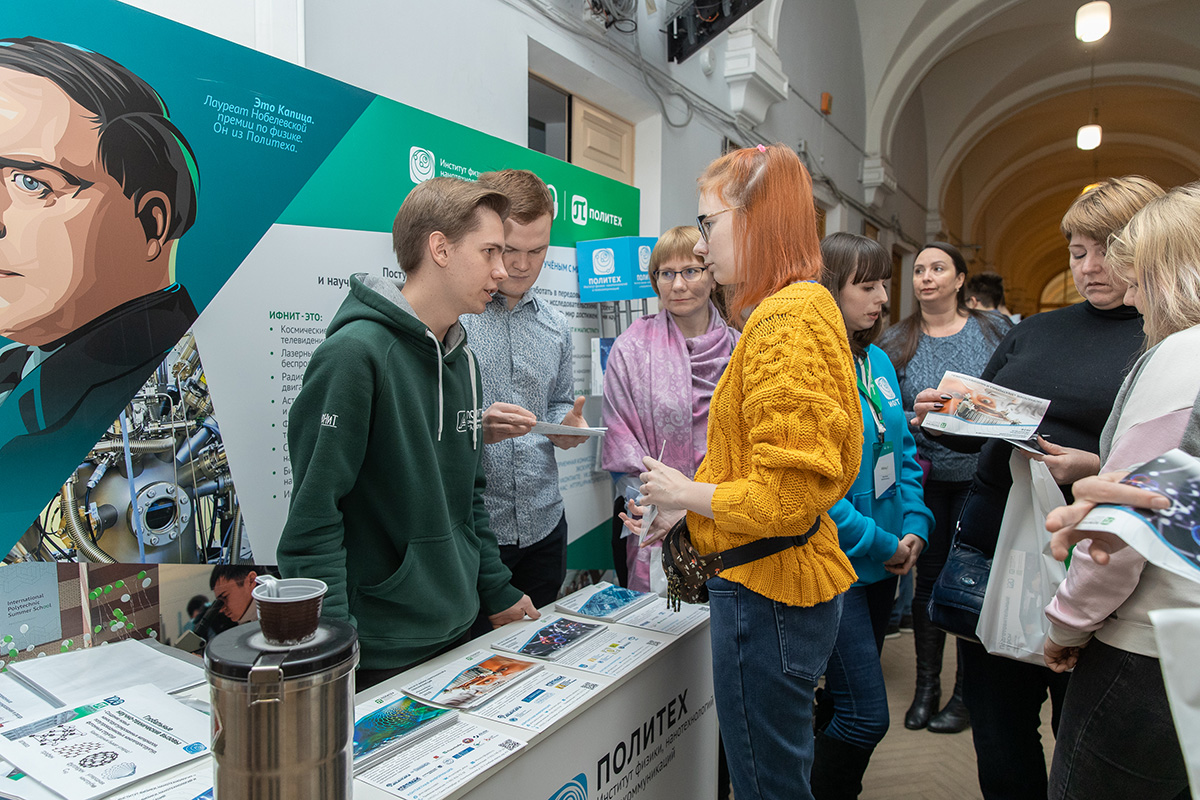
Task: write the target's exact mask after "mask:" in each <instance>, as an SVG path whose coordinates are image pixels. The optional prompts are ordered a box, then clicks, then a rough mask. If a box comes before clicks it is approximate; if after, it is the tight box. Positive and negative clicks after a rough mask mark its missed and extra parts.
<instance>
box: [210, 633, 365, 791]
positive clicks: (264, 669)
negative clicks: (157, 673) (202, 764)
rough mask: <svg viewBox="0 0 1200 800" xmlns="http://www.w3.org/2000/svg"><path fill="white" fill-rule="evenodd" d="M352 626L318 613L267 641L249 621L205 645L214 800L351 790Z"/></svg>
mask: <svg viewBox="0 0 1200 800" xmlns="http://www.w3.org/2000/svg"><path fill="white" fill-rule="evenodd" d="M357 664H358V636H357V634H356V633H355V631H354V628H353V627H352V626H351V625H349V624H348V623H345V622H341V621H338V620H326V619H322V620H321V622H320V625H319V627H318V629H317V635H316V636H315V637H314V638H313V639H312V640H311V641H308V642H305V643H304V644H302V645H297V646H294V647H276V646H272V645H270V644H268V643H267V642H266V640H265V639H264V638H263V634H262V631H261V630H260V629H259V626H258V623H257V622H254V623H250V624H247V625H239V626H238V627H236V628H232V629H230V630H227V631H225V632H223V633H221V634H220V635H218V636H215V637H213V639H212V641H210V642H209V643H208V647H207V648H206V649H205V651H204V665H205V668H206V671H207V673H208V684H209V690H210V694H211V696H212V727H213V745H212V751H213V756H214V767H213V769H214V775H213V786H214V788H215V790H216V796H217V797H218V798H221V800H345V798H348V797H350V794H351V791H352V790H351V782H352V780H353V772H352V769H351V767H352V760H353V748H354V668H355V666H356V665H357Z"/></svg>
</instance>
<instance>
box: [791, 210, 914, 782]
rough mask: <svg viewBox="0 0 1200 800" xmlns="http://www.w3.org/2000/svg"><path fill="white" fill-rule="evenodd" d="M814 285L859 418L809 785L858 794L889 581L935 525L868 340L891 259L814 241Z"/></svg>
mask: <svg viewBox="0 0 1200 800" xmlns="http://www.w3.org/2000/svg"><path fill="white" fill-rule="evenodd" d="M821 257H822V260H823V261H824V263H825V267H824V271H823V272H822V275H821V283H823V284H824V285H825V288H827V289H829V291H830V293H832V294H833V296H834V297H835V298H836V299H837V302H838V307H839V308H840V309H841V312H842V318H843V319H844V320H845V322H846V333H847V335H848V337H849V339H850V350H851V352H852V353H853V354H854V365H855V369H856V370H857V372H858V402H859V406H860V407H861V411H862V420H863V450H862V452H863V455H862V465H861V466H860V468H859V472H858V478H857V480H855V482H854V485H853V486H852V487H851V489H850V491H849V493H847V495H846V496H845V497H844V498H843V499H842V500H840V501H838V503H837V505H835V506H834V507H833V508H832V509H831V510H830V512H829V515H830V517H832V518H833V521H834V522H835V523H837V527H838V540H839V543H840V544H841V547H842V550H843V551H844V552H845V553H846V555H847V556H849V557H850V563H851V564H853V565H854V571H855V572H857V573H858V581H857V582H856V583H855V584H854V585H853V586H852V587H850V590H849V591H848V592H846V595H845V600H844V601H843V606H842V620H841V623H840V625H839V626H838V635H837V643H836V644H835V645H834V649H833V654H832V655H831V656H830V657H829V663H828V664H827V665H826V668H825V691H824V692H823V693H822V703H821V704H822V706H827V704H828V703H832V706H833V708H832V716H830V714H829V712H828V710H826V711H825V713H824V714H822V713H821V711H820V710H819V711H818V715H817V724H818V727H821V726H822V723H825V724H824V726H823V728H822V729H821V730H820V731H819V732H818V733H817V738H816V754H815V759H814V762H813V768H812V778H811V784H812V791H813V796H814V797H815V798H816V800H830V799H831V798H855V797H858V795H859V792H860V791H862V776H863V773H864V772H866V769H867V763H868V762H869V761H870V759H871V752H872V751H873V750H874V749H875V746H876V745H877V744H879V742H880V740H882V739H883V736H884V734H885V733H887V729H888V707H887V690H886V688H885V686H884V682H883V668H882V667H881V666H880V663H879V653H880V651H881V650H882V649H883V635H884V630H885V628H886V627H887V622H888V618H889V616H890V615H891V609H892V601H893V599H894V598H895V594H896V582H897V580H898V577H899V576H900V575H904V574H906V573H907V572H908V571H909V570H910V569H912V567H913V564H915V563H916V561H917V556H918V555H920V553H921V549H922V548H923V547H924V546H925V542H926V541H927V540H928V538H929V531H930V530H931V529H932V527H933V514H932V513H930V511H929V509H928V508H926V507H925V502H924V497H923V495H922V492H921V467H920V465H919V464H918V463H917V447H916V442H915V441H914V439H913V435H912V433H911V432H910V430H909V427H908V420H907V419H906V417H905V414H904V408H903V406H902V403H901V400H900V383H899V381H898V380H897V379H896V370H895V369H894V368H893V367H892V363H891V361H889V360H888V357H887V355H886V354H885V353H884V352H883V351H882V350H880V349H879V348H878V347H876V346H875V345H874V344H872V342H873V341H874V340H875V338H876V337H877V336H878V335H879V333H880V331H881V330H882V328H883V318H882V317H883V305H884V303H886V302H887V289H886V288H885V285H884V284H885V282H886V281H887V280H888V279H889V278H890V277H891V274H892V259H891V256H889V255H888V253H887V251H886V250H885V249H884V248H883V247H882V246H881V245H880V244H879V243H878V242H876V241H874V240H872V239H868V238H866V237H865V236H855V235H853V234H850V233H834V234H830V235H829V236H827V237H826V238H825V240H824V241H823V242H821Z"/></svg>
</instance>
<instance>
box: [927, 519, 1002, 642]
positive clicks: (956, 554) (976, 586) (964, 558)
mask: <svg viewBox="0 0 1200 800" xmlns="http://www.w3.org/2000/svg"><path fill="white" fill-rule="evenodd" d="M991 571H992V560H991V559H990V558H988V557H987V556H985V555H984V554H983V552H982V551H980V550H977V549H976V548H974V547H971V546H970V545H967V544H963V543H962V542H960V541H959V540H958V535H957V534H955V537H954V541H953V542H951V544H950V555H949V556H947V558H946V565H945V566H944V567H942V571H941V573H940V574H939V575H938V577H937V581H935V582H934V584H933V592H932V593H931V594H930V596H929V608H928V611H929V621H930V622H932V623H933V624H934V625H936V626H937V627H939V628H941V629H942V630H944V631H945V632H946V633H952V634H954V635H955V636H960V637H962V638H964V639H969V640H971V641H973V642H978V641H979V637H978V636H977V635H976V633H975V629H976V628H977V627H979V612H980V611H981V610H982V609H983V595H984V592H985V591H987V585H988V575H989V574H990V573H991Z"/></svg>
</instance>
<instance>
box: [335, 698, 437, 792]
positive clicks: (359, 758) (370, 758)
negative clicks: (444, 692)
mask: <svg viewBox="0 0 1200 800" xmlns="http://www.w3.org/2000/svg"><path fill="white" fill-rule="evenodd" d="M457 719H458V712H457V711H449V710H447V709H444V708H435V707H434V706H428V705H425V704H424V703H422V702H419V701H417V700H413V699H412V698H411V697H407V696H406V695H404V694H402V693H400V692H399V691H397V690H395V689H393V690H392V691H390V692H385V693H384V694H381V695H380V696H379V697H376V698H374V699H372V700H368V701H367V702H365V703H360V704H359V705H358V706H356V707H355V709H354V771H355V773H356V774H357V773H358V772H361V771H363V770H367V769H370V768H371V767H373V766H375V765H376V764H378V763H379V762H380V761H383V760H385V759H388V758H390V757H391V756H392V755H393V754H394V753H396V752H397V751H399V750H402V749H404V748H405V747H408V746H409V745H411V744H412V743H413V742H415V741H417V740H419V739H422V738H424V737H426V736H429V735H431V734H432V733H434V732H435V731H438V730H441V729H442V728H445V727H446V726H448V725H452V724H454V722H455V721H456V720H457Z"/></svg>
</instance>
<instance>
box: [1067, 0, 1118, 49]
mask: <svg viewBox="0 0 1200 800" xmlns="http://www.w3.org/2000/svg"><path fill="white" fill-rule="evenodd" d="M1111 27H1112V7H1111V6H1109V4H1108V3H1106V2H1105V1H1104V0H1096V2H1094V3H1084V4H1083V5H1081V6H1080V7H1079V10H1078V11H1076V12H1075V38H1076V39H1078V40H1079V41H1081V42H1096V41H1099V40H1100V39H1103V38H1104V35H1105V34H1106V33H1108V31H1109V28H1111Z"/></svg>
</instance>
